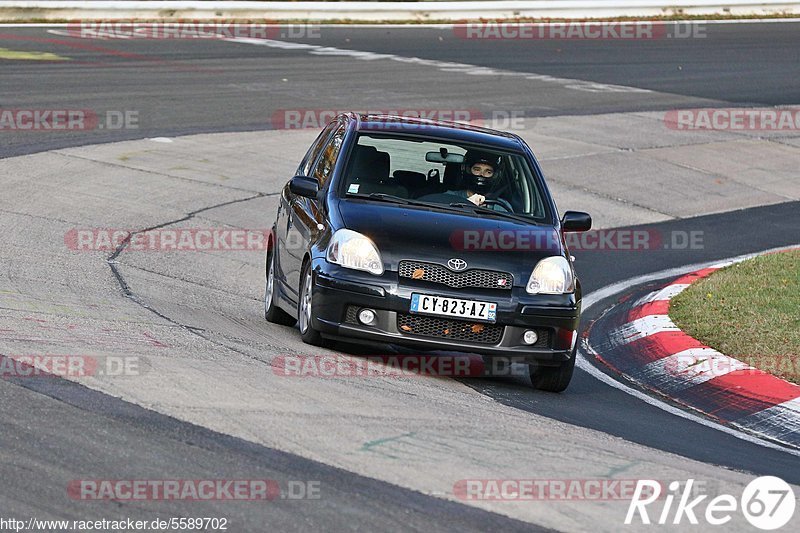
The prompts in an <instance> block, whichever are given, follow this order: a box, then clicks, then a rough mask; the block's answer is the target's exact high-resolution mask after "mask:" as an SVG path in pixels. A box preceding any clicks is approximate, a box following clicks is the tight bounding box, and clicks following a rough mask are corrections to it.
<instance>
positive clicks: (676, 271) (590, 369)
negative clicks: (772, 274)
mask: <svg viewBox="0 0 800 533" xmlns="http://www.w3.org/2000/svg"><path fill="white" fill-rule="evenodd" d="M798 247H800V245H792V246H784V247H781V248H772V249H770V250H765V251H763V252H758V253H753V254H746V255H740V256H737V257H733V258H731V259H728V260H726V261H725V262H726V263H727V262H736V261H744V260H745V259H750V258H751V257H756V256H758V255H761V254H764V253H769V252H779V251H782V250H791V249H794V248H798ZM720 263H721V262H720V261H710V262H707V263H697V264H694V265H687V266H683V267H677V268H670V269H667V270H661V271H660V272H654V273H652V274H645V275H643V276H637V277H634V278H630V279H627V280H624V281H619V282H617V283H613V284H611V285H607V286H606V287H603V288H602V289H599V290H596V291H594V292H592V293H590V294H588V295H587V296H584V298H583V309H584V312H585V311H586V310H588V309H590V308H591V307H592V306H594V305H596V304H598V303H599V302H600V301H602V300H605V299H606V298H608V297H610V296H614V295H615V294H618V293H620V292H622V291H624V290H626V289H628V288H630V287H633V286H635V285H641V284H642V283H647V282H650V281H655V280H657V279H663V278H668V277H673V276H680V275H682V274H687V273H689V272H694V271H696V270H701V269H703V268H708V267H712V266H716V265H719V264H720ZM584 353H586V354H589V355H591V356H592V357H594V356H595V355H596V354H597V352H595V351H594V349H593V348H592V347H591V345H589V343H588V341H587V340H586V339H583V341H582V342H581V347H580V350H579V351H578V356H577V359H576V361H575V362H576V364H577V365H578V368H580V369H581V370H583V371H584V372H586V373H587V374H589V375H590V376H592V377H594V378H596V379H598V380H600V381H602V382H603V383H605V384H606V385H609V386H611V387H614V388H615V389H618V390H621V391H622V392H624V393H625V394H629V395H631V396H633V397H635V398H638V399H639V400H642V401H643V402H645V403H647V404H649V405H652V406H653V407H657V408H659V409H661V410H662V411H666V412H668V413H670V414H672V415H675V416H678V417H681V418H684V419H686V420H691V421H692V422H697V423H698V424H701V425H703V426H706V427H708V428H711V429H716V430H717V431H721V432H723V433H727V434H728V435H731V436H733V437H736V438H737V439H741V440H743V441H746V442H749V443H751V444H757V445H759V446H763V447H765V448H770V449H773V450H778V451H782V452H785V453H788V454H791V455H794V456H796V457H800V450H795V449H792V448H786V447H784V446H780V445H778V444H775V443H773V442H770V441H766V440H762V439H760V438H758V437H755V436H753V435H751V434H749V433H744V432H742V431H738V430H736V429H734V428H731V427H728V426H724V425H722V424H718V423H716V422H712V421H711V420H706V419H705V418H702V417H700V416H697V415H694V414H692V413H690V412H688V411H684V410H682V409H678V408H677V407H674V406H672V405H669V404H667V403H665V402H663V401H661V400H658V399H656V398H654V397H652V396H649V395H648V394H645V393H644V392H641V391H639V390H636V389H634V388H632V387H629V386H627V385H625V384H624V383H622V382H620V381H617V380H616V379H614V378H613V377H611V376H609V375H608V374H606V373H604V372H603V371H601V370H600V369H599V368H597V367H596V366H594V365H593V364H592V363H591V362H590V361H589V360H588V359H587V358H586V356H585V355H584ZM776 408H781V409H792V410H794V409H796V408H797V406H796V405H795V404H793V405H792V406H783V404H781V406H776V407H775V408H772V409H776Z"/></svg>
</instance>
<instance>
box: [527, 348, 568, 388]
mask: <svg viewBox="0 0 800 533" xmlns="http://www.w3.org/2000/svg"><path fill="white" fill-rule="evenodd" d="M529 368H530V374H531V384H532V385H533V388H534V389H537V390H542V391H546V392H563V391H564V390H565V389H566V388H567V387H568V386H569V382H570V381H571V380H572V374H573V373H574V372H575V351H574V350H573V352H572V357H570V358H569V360H567V361H564V362H562V363H561V364H559V365H558V366H538V365H530V366H529Z"/></svg>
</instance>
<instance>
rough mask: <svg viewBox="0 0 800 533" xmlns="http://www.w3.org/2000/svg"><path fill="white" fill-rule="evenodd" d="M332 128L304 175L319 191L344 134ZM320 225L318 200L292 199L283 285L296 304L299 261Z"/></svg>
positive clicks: (337, 126)
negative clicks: (289, 263) (308, 177)
mask: <svg viewBox="0 0 800 533" xmlns="http://www.w3.org/2000/svg"><path fill="white" fill-rule="evenodd" d="M333 127H334V128H332V129H334V131H333V133H331V135H330V136H329V137H328V138H327V139H326V141H325V143H324V144H322V145H321V149H320V150H319V153H318V154H317V156H316V157H315V158H313V160H314V162H313V165H312V166H310V168H309V170H310V171H309V172H308V173H307V174H305V175H307V176H310V177H312V178H315V179H316V180H317V184H318V185H319V188H320V190H322V188H323V187H324V186H325V184H326V183H327V181H328V178H329V177H330V174H331V172H332V171H333V168H334V166H335V164H336V159H337V158H338V156H339V151H340V150H341V147H342V142H343V140H344V135H345V131H346V128H345V126H344V125H343V124H341V123H334V124H333ZM304 170H306V169H304ZM289 194H291V193H289ZM321 224H322V225H324V224H325V215H324V214H323V213H322V211H321V209H320V201H319V200H317V199H316V198H305V197H302V196H295V195H291V201H290V202H289V205H288V210H287V223H286V244H287V246H286V255H287V260H288V261H290V262H291V268H290V269H287V271H286V283H287V285H288V286H289V288H290V290H291V294H292V298H293V300H294V301H295V302H296V301H297V298H298V297H299V286H300V273H301V267H302V260H303V257H304V255H305V252H306V251H307V250H308V249H309V248H310V246H311V243H312V242H314V241H315V240H316V239H317V235H318V233H319V231H320V230H319V229H318V226H319V225H321Z"/></svg>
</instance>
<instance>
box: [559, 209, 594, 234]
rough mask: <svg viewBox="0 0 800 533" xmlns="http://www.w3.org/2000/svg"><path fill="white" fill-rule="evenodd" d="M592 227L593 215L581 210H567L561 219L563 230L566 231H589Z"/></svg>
mask: <svg viewBox="0 0 800 533" xmlns="http://www.w3.org/2000/svg"><path fill="white" fill-rule="evenodd" d="M590 229H592V217H591V215H589V214H588V213H582V212H580V211H567V212H565V213H564V218H562V219H561V230H562V231H564V232H565V233H567V232H573V231H589V230H590Z"/></svg>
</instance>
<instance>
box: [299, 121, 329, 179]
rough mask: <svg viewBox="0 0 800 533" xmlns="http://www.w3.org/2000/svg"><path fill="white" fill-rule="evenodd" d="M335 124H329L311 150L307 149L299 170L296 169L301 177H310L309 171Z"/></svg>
mask: <svg viewBox="0 0 800 533" xmlns="http://www.w3.org/2000/svg"><path fill="white" fill-rule="evenodd" d="M336 126H337V123H336V122H331V123H330V124H328V125H327V126H325V129H324V130H322V132H321V133H320V134H319V135H318V136H317V139H316V140H315V141H314V144H312V145H311V148H309V149H308V152H306V156H305V157H304V158H303V162H302V163H300V168H299V169H298V172H297V173H298V174H301V175H303V176H310V175H311V169H312V167H313V166H314V162H316V160H317V156H319V153H320V152H321V151H322V147H323V146H325V143H326V142H327V140H328V137H330V136H331V133H332V132H333V130H334V129H335V128H336Z"/></svg>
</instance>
